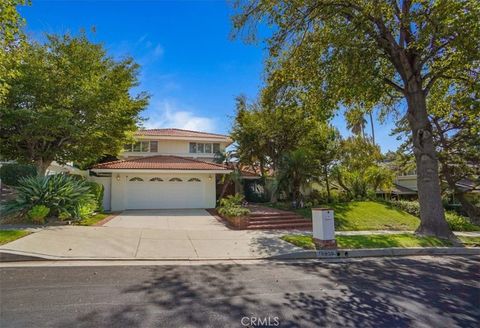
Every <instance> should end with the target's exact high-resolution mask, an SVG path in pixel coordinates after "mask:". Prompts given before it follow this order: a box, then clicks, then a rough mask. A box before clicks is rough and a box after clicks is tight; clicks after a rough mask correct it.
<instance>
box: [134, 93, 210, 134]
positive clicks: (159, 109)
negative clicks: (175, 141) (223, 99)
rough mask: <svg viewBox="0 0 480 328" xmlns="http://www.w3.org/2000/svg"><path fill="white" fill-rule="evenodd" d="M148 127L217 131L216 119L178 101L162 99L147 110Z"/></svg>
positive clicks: (146, 125)
mask: <svg viewBox="0 0 480 328" xmlns="http://www.w3.org/2000/svg"><path fill="white" fill-rule="evenodd" d="M146 114H147V116H148V118H149V119H148V120H147V121H146V122H145V123H144V126H145V127H146V128H147V129H155V128H178V129H185V130H195V131H204V132H215V126H216V124H215V119H213V118H210V117H205V116H199V115H196V114H195V113H194V112H193V111H192V110H191V109H190V108H188V107H186V106H182V105H179V104H178V103H177V102H176V101H172V100H161V101H158V102H156V103H154V104H153V106H152V108H151V109H149V110H148V111H147V113H146Z"/></svg>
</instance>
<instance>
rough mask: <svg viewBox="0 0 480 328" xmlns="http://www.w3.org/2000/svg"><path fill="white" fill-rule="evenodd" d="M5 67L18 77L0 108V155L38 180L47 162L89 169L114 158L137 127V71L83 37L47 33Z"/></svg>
mask: <svg viewBox="0 0 480 328" xmlns="http://www.w3.org/2000/svg"><path fill="white" fill-rule="evenodd" d="M22 51H24V53H25V56H24V58H23V60H22V61H21V62H20V63H16V64H13V65H12V69H15V70H18V72H19V75H18V76H15V77H11V78H9V79H8V84H9V85H10V88H9V90H8V92H7V94H6V96H5V101H4V102H3V103H2V104H1V105H0V121H1V122H2V124H1V126H0V153H1V154H2V156H3V157H5V158H6V159H14V160H17V161H19V162H24V163H34V164H35V165H36V167H37V169H38V172H39V173H40V174H44V173H45V171H46V169H47V167H48V166H49V165H50V163H51V162H52V161H57V162H59V163H65V162H69V161H73V162H78V163H89V162H92V161H95V160H97V159H98V158H100V157H102V156H104V155H108V154H117V153H118V152H119V151H120V150H121V148H122V146H123V144H124V142H125V141H126V140H127V139H128V137H129V133H131V132H132V131H134V130H135V129H136V125H137V123H138V122H139V121H140V116H139V115H140V112H141V111H142V110H143V109H144V108H145V107H146V105H147V102H148V96H147V95H146V94H144V93H140V94H139V95H137V96H131V94H130V93H131V91H132V88H133V87H135V86H137V85H138V80H137V74H138V69H139V66H138V65H137V64H136V63H135V62H134V61H133V60H132V59H131V58H126V59H123V60H121V61H116V60H114V59H113V58H111V57H109V56H108V55H107V54H106V52H105V49H104V48H103V46H102V45H100V44H93V43H91V42H90V41H89V40H88V39H87V37H86V36H85V35H84V34H81V35H80V36H78V37H72V36H69V35H64V36H55V35H48V36H47V42H46V43H45V44H38V43H35V42H30V43H28V44H26V45H25V46H24V49H22Z"/></svg>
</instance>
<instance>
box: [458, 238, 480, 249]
mask: <svg viewBox="0 0 480 328" xmlns="http://www.w3.org/2000/svg"><path fill="white" fill-rule="evenodd" d="M458 238H459V239H460V240H461V241H462V243H463V244H464V245H465V246H474V247H480V237H470V236H458Z"/></svg>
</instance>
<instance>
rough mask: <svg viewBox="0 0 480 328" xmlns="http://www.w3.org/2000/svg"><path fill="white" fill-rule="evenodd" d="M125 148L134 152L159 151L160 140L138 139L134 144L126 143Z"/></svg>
mask: <svg viewBox="0 0 480 328" xmlns="http://www.w3.org/2000/svg"><path fill="white" fill-rule="evenodd" d="M123 150H124V151H127V152H134V153H148V152H150V153H156V152H158V141H137V142H136V143H134V144H126V145H125V146H124V147H123Z"/></svg>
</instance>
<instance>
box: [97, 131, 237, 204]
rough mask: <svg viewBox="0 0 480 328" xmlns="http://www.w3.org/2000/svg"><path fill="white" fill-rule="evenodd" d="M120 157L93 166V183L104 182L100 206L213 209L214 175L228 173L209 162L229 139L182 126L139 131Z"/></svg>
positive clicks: (224, 146) (226, 144)
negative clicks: (102, 203)
mask: <svg viewBox="0 0 480 328" xmlns="http://www.w3.org/2000/svg"><path fill="white" fill-rule="evenodd" d="M135 139H136V140H137V142H136V143H134V144H129V145H125V149H124V151H123V153H122V154H120V160H117V161H113V162H107V163H102V164H98V165H95V166H94V167H93V168H92V169H91V172H92V173H93V175H95V177H92V179H93V180H94V181H97V182H99V183H102V184H103V185H104V186H105V194H104V208H105V209H106V210H112V211H122V210H127V209H178V208H214V207H215V204H216V181H217V179H216V178H217V175H222V174H226V173H230V172H231V170H229V169H227V168H226V167H225V166H224V165H221V164H216V163H214V162H213V160H214V156H215V153H216V152H222V151H224V150H225V148H226V147H227V146H228V145H230V144H231V143H232V140H231V139H230V137H228V136H226V135H221V134H213V133H205V132H198V131H189V130H180V129H152V130H140V131H138V132H137V133H136V134H135Z"/></svg>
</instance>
